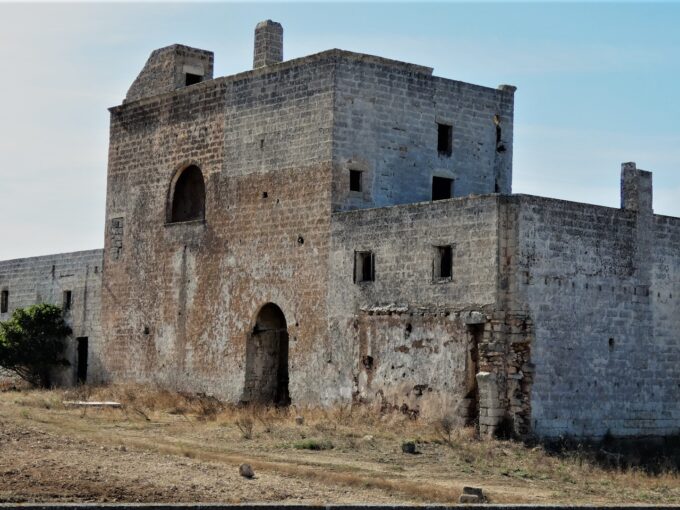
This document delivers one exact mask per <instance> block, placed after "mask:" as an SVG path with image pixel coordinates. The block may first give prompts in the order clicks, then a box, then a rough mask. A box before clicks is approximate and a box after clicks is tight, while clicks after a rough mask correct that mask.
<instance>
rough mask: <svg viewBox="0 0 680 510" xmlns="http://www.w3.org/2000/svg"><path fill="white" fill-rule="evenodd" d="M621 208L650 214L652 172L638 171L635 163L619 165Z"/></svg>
mask: <svg viewBox="0 0 680 510" xmlns="http://www.w3.org/2000/svg"><path fill="white" fill-rule="evenodd" d="M621 208H622V209H627V210H629V211H637V212H648V213H651V212H652V172H647V171H645V170H639V169H638V168H637V166H636V165H635V163H622V164H621Z"/></svg>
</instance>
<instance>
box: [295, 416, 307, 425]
mask: <svg viewBox="0 0 680 510" xmlns="http://www.w3.org/2000/svg"><path fill="white" fill-rule="evenodd" d="M304 423H305V417H304V416H296V417H295V424H296V425H303V424H304Z"/></svg>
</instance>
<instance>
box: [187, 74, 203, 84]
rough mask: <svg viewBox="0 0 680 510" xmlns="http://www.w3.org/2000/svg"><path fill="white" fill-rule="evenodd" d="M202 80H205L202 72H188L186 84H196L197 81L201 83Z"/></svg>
mask: <svg viewBox="0 0 680 510" xmlns="http://www.w3.org/2000/svg"><path fill="white" fill-rule="evenodd" d="M201 81H203V76H201V75H200V74H192V73H186V81H185V85H186V86H187V87H188V86H189V85H195V84H197V83H201Z"/></svg>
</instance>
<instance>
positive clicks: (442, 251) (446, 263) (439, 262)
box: [432, 245, 453, 281]
mask: <svg viewBox="0 0 680 510" xmlns="http://www.w3.org/2000/svg"><path fill="white" fill-rule="evenodd" d="M452 276H453V246H451V245H448V246H435V247H434V261H433V263H432V279H433V280H434V281H450V280H451V278H452Z"/></svg>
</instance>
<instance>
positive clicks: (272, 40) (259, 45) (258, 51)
mask: <svg viewBox="0 0 680 510" xmlns="http://www.w3.org/2000/svg"><path fill="white" fill-rule="evenodd" d="M279 62H283V27H282V26H281V23H277V22H276V21H272V20H270V19H268V20H266V21H260V22H259V23H258V24H257V26H256V27H255V54H254V55H253V69H257V68H258V67H264V66H269V65H272V64H278V63H279Z"/></svg>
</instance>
